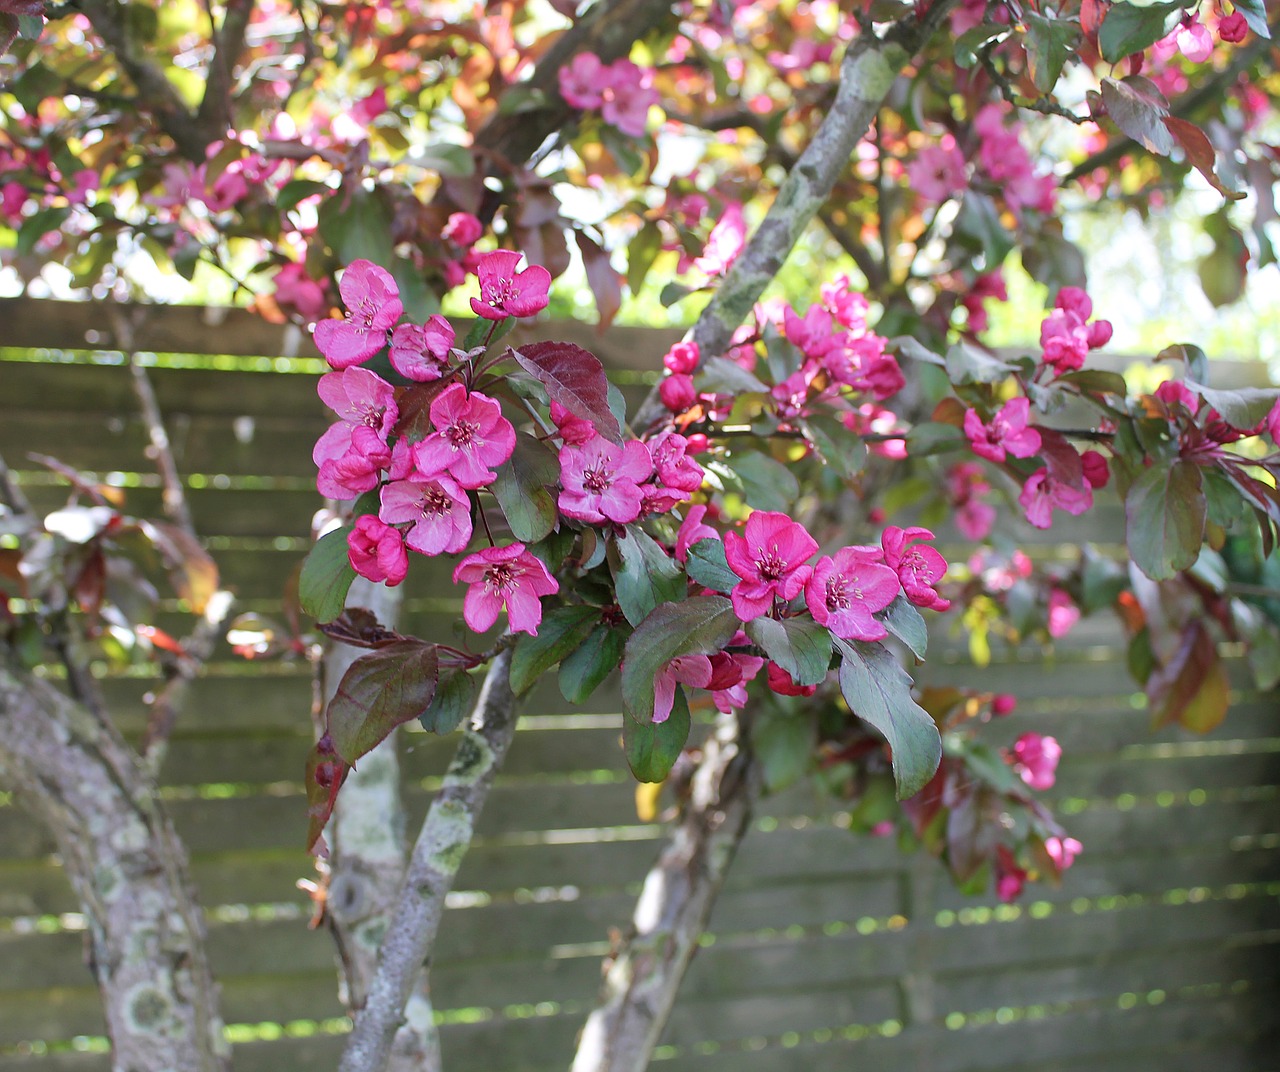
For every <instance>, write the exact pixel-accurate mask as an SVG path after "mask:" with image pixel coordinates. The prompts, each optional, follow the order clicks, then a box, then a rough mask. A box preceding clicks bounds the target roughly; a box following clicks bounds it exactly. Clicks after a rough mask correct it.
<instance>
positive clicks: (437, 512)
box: [422, 488, 453, 518]
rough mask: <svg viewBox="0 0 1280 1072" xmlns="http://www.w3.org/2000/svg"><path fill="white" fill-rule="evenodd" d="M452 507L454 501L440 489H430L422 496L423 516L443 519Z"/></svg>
mask: <svg viewBox="0 0 1280 1072" xmlns="http://www.w3.org/2000/svg"><path fill="white" fill-rule="evenodd" d="M452 505H453V503H452V500H451V499H450V498H449V496H448V495H446V494H445V493H444V492H443V491H442V490H441V489H440V488H428V489H427V490H426V492H425V493H424V494H423V496H422V516H423V517H436V518H438V517H443V516H444V515H445V514H447V513H448V512H449V508H450V506H452Z"/></svg>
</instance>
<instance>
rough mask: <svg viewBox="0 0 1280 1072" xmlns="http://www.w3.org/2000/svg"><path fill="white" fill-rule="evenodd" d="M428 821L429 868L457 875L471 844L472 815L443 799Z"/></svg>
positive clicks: (450, 801)
mask: <svg viewBox="0 0 1280 1072" xmlns="http://www.w3.org/2000/svg"><path fill="white" fill-rule="evenodd" d="M487 747H488V746H487V745H486V748H487ZM428 822H429V823H430V825H431V828H432V841H433V842H434V843H435V847H434V849H433V850H432V853H431V864H432V866H433V867H434V868H436V869H437V870H438V871H439V872H441V873H442V874H446V875H455V874H457V873H458V868H459V867H461V866H462V858H463V857H464V856H466V854H467V849H468V847H469V846H470V845H471V831H472V819H471V812H470V811H468V810H467V808H466V807H465V806H463V805H462V804H459V803H458V802H457V801H453V800H442V801H439V802H438V803H437V804H436V805H435V807H433V808H432V809H431V816H430V818H429V819H428Z"/></svg>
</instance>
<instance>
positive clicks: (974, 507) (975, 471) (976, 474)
mask: <svg viewBox="0 0 1280 1072" xmlns="http://www.w3.org/2000/svg"><path fill="white" fill-rule="evenodd" d="M983 476H984V472H983V468H982V466H981V465H980V464H979V463H978V462H958V463H957V464H955V465H953V466H951V468H950V469H948V470H947V498H948V500H949V501H950V503H951V507H952V509H953V510H955V514H954V515H953V519H954V521H955V523H956V528H957V529H959V530H960V533H961V534H962V535H963V536H964V537H965V538H966V539H969V540H983V539H986V537H987V534H988V533H990V532H991V529H992V527H993V526H994V525H995V521H996V508H995V507H994V506H992V505H991V504H990V503H987V502H983V501H982V498H981V496H983V495H985V494H986V493H987V492H989V491H990V490H991V485H990V484H988V483H987V481H986V480H985V479H984V478H983Z"/></svg>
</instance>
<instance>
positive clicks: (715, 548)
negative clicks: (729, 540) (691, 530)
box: [684, 536, 742, 595]
mask: <svg viewBox="0 0 1280 1072" xmlns="http://www.w3.org/2000/svg"><path fill="white" fill-rule="evenodd" d="M684 568H685V572H686V573H688V574H689V576H690V577H692V578H693V579H694V580H695V581H697V582H698V583H699V584H700V585H702V586H703V587H704V588H710V589H712V590H713V591H715V592H723V593H725V595H728V594H729V593H730V592H731V591H733V588H734V586H735V585H736V584H738V582H739V581H741V580H742V578H741V577H739V576H738V575H737V574H736V573H734V572H733V570H731V569H730V568H729V561H728V559H726V558H725V556H724V544H723V543H721V542H720V541H719V540H713V539H712V538H711V537H710V536H707V537H705V538H703V539H701V540H699V541H698V542H697V543H695V544H694V545H693V546H692V547H690V548H689V558H688V561H686V562H685V564H684Z"/></svg>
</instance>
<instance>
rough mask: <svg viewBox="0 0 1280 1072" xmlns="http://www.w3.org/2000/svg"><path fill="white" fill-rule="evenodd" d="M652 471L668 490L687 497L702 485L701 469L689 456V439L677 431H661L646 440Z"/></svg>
mask: <svg viewBox="0 0 1280 1072" xmlns="http://www.w3.org/2000/svg"><path fill="white" fill-rule="evenodd" d="M648 447H649V456H650V457H651V458H652V459H653V469H654V473H655V474H656V475H657V478H658V480H659V481H660V482H661V484H662V486H663V487H664V488H666V489H667V490H668V491H677V492H681V493H682V497H683V498H688V497H689V495H691V494H692V493H693V492H695V491H697V490H698V489H699V488H700V487H702V478H703V475H704V474H703V470H702V466H700V465H699V464H698V463H697V462H695V461H694V460H693V459H692V458H690V457H689V454H688V451H689V441H688V440H687V439H685V437H684V436H682V435H680V434H679V433H678V432H663V433H662V434H661V435H658V436H656V437H655V438H653V439H651V440H649V441H648Z"/></svg>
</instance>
